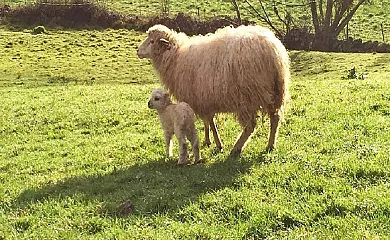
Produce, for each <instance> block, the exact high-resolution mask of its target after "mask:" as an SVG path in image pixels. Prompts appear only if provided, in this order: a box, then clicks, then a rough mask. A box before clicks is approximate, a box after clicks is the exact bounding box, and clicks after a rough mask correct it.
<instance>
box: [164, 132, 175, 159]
mask: <svg viewBox="0 0 390 240" xmlns="http://www.w3.org/2000/svg"><path fill="white" fill-rule="evenodd" d="M172 136H173V133H172V132H169V131H165V132H164V137H165V154H166V156H167V157H172V156H173V152H172Z"/></svg>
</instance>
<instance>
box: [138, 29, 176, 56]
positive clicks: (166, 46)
mask: <svg viewBox="0 0 390 240" xmlns="http://www.w3.org/2000/svg"><path fill="white" fill-rule="evenodd" d="M146 33H147V35H148V37H147V38H146V39H145V40H144V42H143V43H142V44H141V45H140V46H139V47H138V50H137V54H138V57H139V58H149V59H156V58H157V57H158V56H161V55H162V54H163V53H165V52H167V51H170V50H172V49H173V48H174V47H175V45H176V43H177V41H176V39H175V36H174V35H175V34H176V32H174V31H173V30H170V29H169V28H167V27H166V26H164V25H154V26H153V27H151V28H149V30H148V31H147V32H146Z"/></svg>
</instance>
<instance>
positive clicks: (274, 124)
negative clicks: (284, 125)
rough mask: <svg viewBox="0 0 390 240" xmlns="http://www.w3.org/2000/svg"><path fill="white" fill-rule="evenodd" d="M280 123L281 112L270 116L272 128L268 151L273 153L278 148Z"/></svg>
mask: <svg viewBox="0 0 390 240" xmlns="http://www.w3.org/2000/svg"><path fill="white" fill-rule="evenodd" d="M279 121H280V111H277V112H276V113H273V114H270V122H271V123H270V125H271V126H270V134H269V138H268V146H267V151H272V150H273V149H275V147H276V138H277V136H278V129H279Z"/></svg>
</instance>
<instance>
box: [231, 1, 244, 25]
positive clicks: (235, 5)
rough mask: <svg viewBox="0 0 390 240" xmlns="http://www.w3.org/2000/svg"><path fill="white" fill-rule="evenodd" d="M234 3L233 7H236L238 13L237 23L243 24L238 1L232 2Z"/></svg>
mask: <svg viewBox="0 0 390 240" xmlns="http://www.w3.org/2000/svg"><path fill="white" fill-rule="evenodd" d="M231 2H232V5H233V7H234V10H235V11H236V15H237V21H238V24H241V22H242V21H241V13H240V8H239V6H238V4H237V1H236V0H231Z"/></svg>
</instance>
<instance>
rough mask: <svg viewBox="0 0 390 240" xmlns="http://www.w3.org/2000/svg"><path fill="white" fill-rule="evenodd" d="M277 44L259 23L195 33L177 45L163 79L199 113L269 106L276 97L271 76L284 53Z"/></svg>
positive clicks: (277, 68) (250, 109)
mask: <svg viewBox="0 0 390 240" xmlns="http://www.w3.org/2000/svg"><path fill="white" fill-rule="evenodd" d="M280 45H281V43H280V42H279V40H277V39H276V37H275V36H274V35H273V34H272V33H271V32H270V31H269V30H266V29H264V28H260V27H240V28H237V29H233V28H229V29H223V30H221V31H220V32H217V33H216V34H214V35H210V36H204V37H194V38H191V39H190V40H189V41H188V42H186V43H185V44H183V45H182V46H181V47H180V49H179V52H178V55H177V60H176V63H177V64H176V68H175V70H174V71H173V72H172V74H171V76H169V78H166V79H165V80H164V79H163V81H165V84H166V85H167V87H168V88H169V89H170V91H171V92H172V93H173V95H174V96H175V97H176V98H177V99H178V100H179V101H184V102H187V103H189V104H190V105H191V107H192V108H193V109H194V111H195V112H196V113H197V114H199V115H207V114H209V113H210V112H212V113H217V112H243V111H255V110H259V109H266V110H268V109H272V108H274V106H275V101H280V100H279V99H277V96H276V95H278V93H276V92H275V80H276V81H277V79H278V77H279V76H278V72H280V70H279V68H280V65H281V62H282V61H283V58H286V55H285V54H283V53H282V52H281V51H285V49H284V47H283V45H281V46H280ZM281 47H282V49H281ZM276 105H278V104H276Z"/></svg>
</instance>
